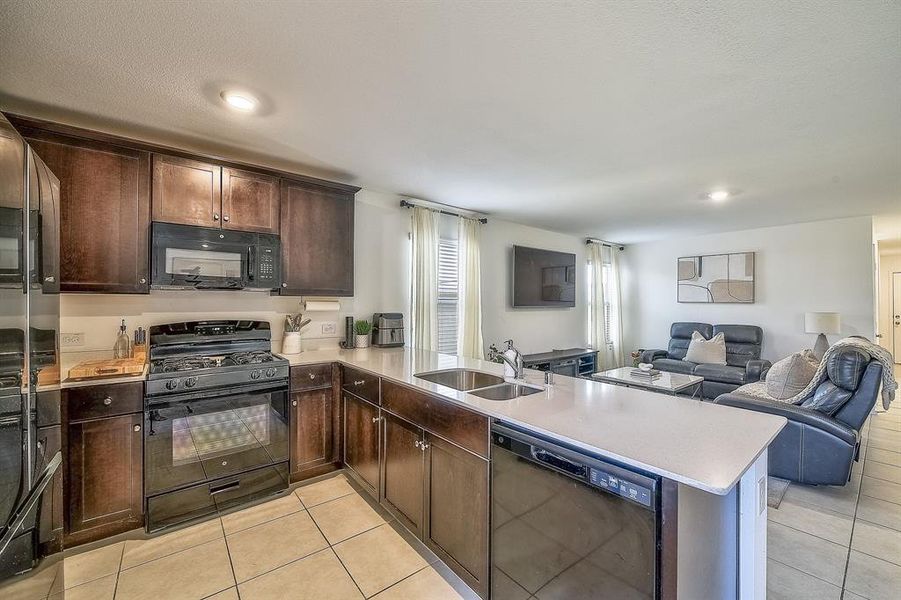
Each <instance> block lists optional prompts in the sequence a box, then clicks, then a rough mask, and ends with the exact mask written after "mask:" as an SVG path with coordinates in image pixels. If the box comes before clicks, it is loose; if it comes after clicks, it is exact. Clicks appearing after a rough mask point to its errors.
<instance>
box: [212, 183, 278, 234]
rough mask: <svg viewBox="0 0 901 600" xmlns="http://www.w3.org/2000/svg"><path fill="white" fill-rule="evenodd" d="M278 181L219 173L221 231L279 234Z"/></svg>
mask: <svg viewBox="0 0 901 600" xmlns="http://www.w3.org/2000/svg"><path fill="white" fill-rule="evenodd" d="M278 220H279V180H278V178H277V177H272V176H270V175H262V174H259V173H252V172H250V171H239V170H238V169H229V168H224V169H222V228H223V229H235V230H238V231H256V232H258V233H272V234H276V235H277V234H278V232H279V231H278Z"/></svg>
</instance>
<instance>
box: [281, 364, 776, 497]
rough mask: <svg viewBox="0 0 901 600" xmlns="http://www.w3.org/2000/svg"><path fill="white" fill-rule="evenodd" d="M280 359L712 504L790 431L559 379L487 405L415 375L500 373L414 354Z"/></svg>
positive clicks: (694, 404) (694, 403) (732, 412)
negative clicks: (376, 379) (696, 494)
mask: <svg viewBox="0 0 901 600" xmlns="http://www.w3.org/2000/svg"><path fill="white" fill-rule="evenodd" d="M282 356H284V357H285V358H287V359H288V360H289V361H290V363H291V364H292V365H304V364H313V363H321V362H335V361H337V362H342V363H345V364H347V365H349V366H352V367H356V368H358V369H362V370H364V371H369V372H371V373H374V374H376V375H379V376H381V377H385V378H387V379H391V380H394V381H398V382H401V383H405V384H408V385H410V386H413V387H416V388H419V389H421V390H423V391H426V392H430V393H432V394H436V395H438V396H441V397H443V398H446V399H447V400H450V401H452V402H456V403H458V404H461V405H463V406H466V407H468V408H471V409H472V410H475V411H477V412H479V413H482V414H484V415H487V416H490V417H495V418H498V419H501V420H503V421H506V422H508V423H511V424H514V425H518V426H520V427H523V428H525V429H528V430H531V431H534V432H536V433H540V434H544V435H546V436H549V437H552V438H556V439H559V440H562V441H564V442H567V443H569V444H571V445H572V446H575V447H578V448H581V449H584V450H587V451H589V452H595V453H598V454H600V455H602V456H606V457H609V458H612V459H614V460H618V461H620V462H622V463H625V464H627V465H630V466H633V467H637V468H639V469H644V470H646V471H650V472H652V473H656V474H658V475H662V476H663V477H667V478H669V479H673V480H675V481H678V482H680V483H684V484H686V485H689V486H691V487H695V488H698V489H701V490H704V491H707V492H711V493H714V494H719V495H724V494H727V493H729V491H730V490H731V489H732V488H733V487H734V486H735V484H736V483H737V482H738V480H739V478H740V477H741V476H742V474H743V473H744V472H745V471H746V470H748V468H749V467H750V466H751V465H752V464H753V463H754V461H755V460H756V459H757V457H758V456H760V454H761V453H762V452H764V451H765V450H766V449H767V446H769V444H770V442H772V441H773V439H774V438H775V437H776V434H778V433H779V431H780V430H781V429H782V427H783V426H784V425H785V423H786V422H787V421H786V419H785V418H783V417H776V416H773V415H766V414H762V413H756V412H753V411H748V410H742V409H738V408H732V407H728V406H718V405H715V404H712V403H709V402H701V401H698V400H691V399H688V398H682V397H678V396H676V397H674V396H668V395H664V394H659V393H655V392H650V391H645V390H640V389H633V388H627V387H622V386H616V385H611V384H606V383H601V382H597V381H589V380H586V379H576V378H573V377H564V376H561V375H557V376H556V383H555V385H553V386H550V387H549V388H546V389H545V391H543V392H540V393H536V394H531V395H529V396H523V397H520V398H516V399H514V400H506V401H494V400H486V399H484V398H480V397H478V396H474V395H472V394H468V393H466V392H461V391H457V390H454V389H451V388H448V387H444V386H440V385H437V384H434V383H431V382H428V381H425V380H422V379H418V378H416V377H415V376H414V375H415V374H416V373H422V372H424V371H434V370H438V369H452V368H455V367H466V368H471V369H478V370H480V371H485V372H488V373H494V374H497V375H503V371H504V369H503V366H502V365H500V364H497V363H492V362H488V361H483V360H474V359H466V358H460V357H457V356H452V355H448V354H439V353H437V352H428V351H424V350H414V349H412V348H365V349H358V350H339V349H334V350H311V351H306V352H302V353H300V354H283V355H282ZM525 378H526V381H527V382H529V383H533V384H536V385H538V386H540V387H544V375H543V373H541V372H540V371H532V370H527V371H526V377H525Z"/></svg>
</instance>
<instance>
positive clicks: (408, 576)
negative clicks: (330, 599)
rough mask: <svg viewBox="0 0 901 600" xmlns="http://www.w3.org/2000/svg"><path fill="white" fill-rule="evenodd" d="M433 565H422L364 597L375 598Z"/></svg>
mask: <svg viewBox="0 0 901 600" xmlns="http://www.w3.org/2000/svg"><path fill="white" fill-rule="evenodd" d="M431 566H432V565H431V564H426V566H424V567H422V568H421V569H416V570H415V571H413V572H412V573H410V574H409V575H407V576H405V577H401V578H400V579H398V580H397V581H395V582H394V583H392V584H391V585H389V586H388V587H386V588H382V589H380V590H379V591H377V592H376V593H374V594H373V595H372V596H366V595H364V596H363V597H364V598H367V600H368V599H369V598H374V597H375V596H378V595H379V594H381V593H382V592H386V591H388V590H390V589H391V588H393V587H394V586H396V585H398V584H400V583H402V582H404V581H406V580H407V579H409V578H411V577H413V576H414V575H416V574H418V573H422V572H423V571H425V570H426V569H428V568H429V567H431ZM442 579H444V578H443V577H442ZM448 585H450V584H448Z"/></svg>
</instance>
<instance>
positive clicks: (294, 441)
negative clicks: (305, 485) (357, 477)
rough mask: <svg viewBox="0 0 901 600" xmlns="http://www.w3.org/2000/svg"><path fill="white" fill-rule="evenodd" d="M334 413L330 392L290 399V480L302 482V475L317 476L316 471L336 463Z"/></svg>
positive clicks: (311, 393)
mask: <svg viewBox="0 0 901 600" xmlns="http://www.w3.org/2000/svg"><path fill="white" fill-rule="evenodd" d="M334 413H335V398H334V391H333V390H332V388H323V389H318V390H311V391H307V392H300V393H294V394H292V395H291V478H292V480H295V481H296V480H298V479H303V477H304V475H305V473H307V474H309V475H308V476H312V475H313V474H318V473H315V470H316V469H319V468H321V467H325V466H328V465H331V464H333V463H334V462H335V461H336V460H337V459H338V457H337V456H336V454H335V448H334V444H333V441H334V437H335V436H334V427H333V417H334ZM311 471H313V472H314V473H310V472H311Z"/></svg>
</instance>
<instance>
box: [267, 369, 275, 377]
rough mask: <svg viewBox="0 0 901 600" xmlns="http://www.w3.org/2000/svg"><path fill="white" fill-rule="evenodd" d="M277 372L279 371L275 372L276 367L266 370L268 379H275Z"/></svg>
mask: <svg viewBox="0 0 901 600" xmlns="http://www.w3.org/2000/svg"><path fill="white" fill-rule="evenodd" d="M277 372H278V371H276V370H275V367H269V368H268V369H266V377H275V374H276V373H277Z"/></svg>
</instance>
